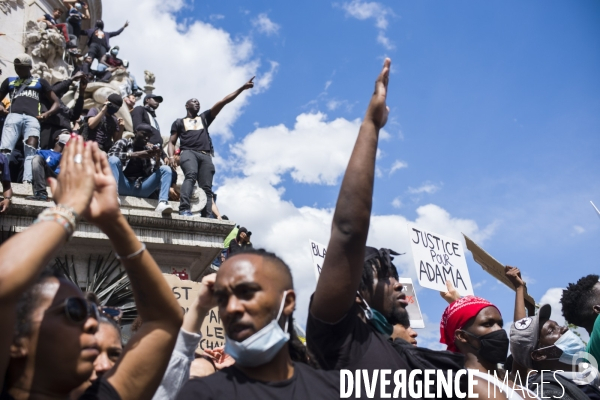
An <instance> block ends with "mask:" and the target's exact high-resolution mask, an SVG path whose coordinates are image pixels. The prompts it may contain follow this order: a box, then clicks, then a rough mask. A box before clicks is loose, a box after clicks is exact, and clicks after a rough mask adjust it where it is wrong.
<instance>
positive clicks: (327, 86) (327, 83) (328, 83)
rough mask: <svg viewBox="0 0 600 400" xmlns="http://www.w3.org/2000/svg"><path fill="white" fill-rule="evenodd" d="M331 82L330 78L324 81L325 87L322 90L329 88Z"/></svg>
mask: <svg viewBox="0 0 600 400" xmlns="http://www.w3.org/2000/svg"><path fill="white" fill-rule="evenodd" d="M332 83H333V81H331V80H329V81H327V82H325V89H323V90H327V89H329V86H331V84H332Z"/></svg>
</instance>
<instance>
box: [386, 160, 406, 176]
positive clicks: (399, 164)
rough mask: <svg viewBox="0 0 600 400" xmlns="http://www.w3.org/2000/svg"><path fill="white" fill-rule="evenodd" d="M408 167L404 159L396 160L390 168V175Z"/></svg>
mask: <svg viewBox="0 0 600 400" xmlns="http://www.w3.org/2000/svg"><path fill="white" fill-rule="evenodd" d="M407 167H408V164H407V163H405V162H404V161H400V160H396V161H394V163H393V164H392V168H390V175H392V174H393V173H394V172H396V171H398V170H399V169H402V168H407Z"/></svg>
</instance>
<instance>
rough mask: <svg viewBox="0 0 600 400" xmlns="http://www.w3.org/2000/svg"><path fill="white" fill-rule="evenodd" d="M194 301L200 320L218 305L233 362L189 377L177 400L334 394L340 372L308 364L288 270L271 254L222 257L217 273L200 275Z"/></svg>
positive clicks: (254, 399)
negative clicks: (295, 318)
mask: <svg viewBox="0 0 600 400" xmlns="http://www.w3.org/2000/svg"><path fill="white" fill-rule="evenodd" d="M211 279H212V280H211ZM198 299H199V302H200V304H199V305H198V307H199V309H200V310H199V315H200V316H201V318H203V317H204V315H206V314H207V313H208V312H209V311H210V309H211V308H212V307H214V306H218V307H219V315H220V316H221V320H222V321H223V327H224V328H225V335H226V341H225V352H226V353H227V354H229V355H230V356H232V357H233V358H234V359H235V364H234V365H233V366H231V367H228V368H224V369H222V370H221V371H217V372H215V373H214V374H212V375H210V376H208V377H205V378H200V379H192V380H190V381H188V382H187V383H186V384H185V386H184V387H183V389H182V390H181V392H179V395H178V396H177V399H178V400H192V399H193V400H199V399H240V400H263V399H287V400H296V399H298V400H300V399H301V400H305V399H313V400H321V399H327V400H329V399H336V398H339V396H340V392H339V385H340V378H339V376H340V374H339V372H337V371H320V370H315V369H313V367H311V366H309V365H307V364H308V363H311V365H313V364H314V360H312V361H310V357H309V356H308V354H307V352H306V349H305V347H304V345H303V344H302V343H301V342H300V341H299V339H298V337H297V336H296V334H295V332H294V328H293V323H292V321H293V319H292V313H293V311H294V307H295V305H296V294H295V293H294V285H293V281H292V274H291V272H290V269H289V267H288V266H287V265H286V264H285V263H284V262H283V261H282V260H281V259H280V258H278V257H277V256H276V255H275V254H272V253H267V252H265V251H258V250H254V251H252V252H248V253H241V254H238V255H235V256H233V257H231V258H229V259H227V260H226V261H225V262H224V263H223V264H222V265H221V267H220V268H219V272H217V274H216V277H213V276H208V277H205V278H204V279H203V281H202V286H201V289H200V292H199V294H198Z"/></svg>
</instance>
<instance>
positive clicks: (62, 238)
mask: <svg viewBox="0 0 600 400" xmlns="http://www.w3.org/2000/svg"><path fill="white" fill-rule="evenodd" d="M83 143H84V141H83V138H81V137H80V136H78V137H76V138H72V139H71V140H70V141H69V143H67V146H65V149H64V151H63V156H62V159H61V162H60V170H61V172H60V174H59V176H58V180H54V179H52V180H51V187H52V195H53V197H54V201H55V202H56V204H62V205H65V206H68V207H71V208H73V209H74V210H75V212H76V213H78V214H81V213H82V212H83V211H84V210H85V209H86V208H87V207H88V204H89V203H90V200H91V198H92V193H93V190H94V180H93V178H94V164H93V161H92V152H91V148H90V146H85V147H84V145H83ZM76 154H82V155H83V160H82V162H81V163H79V164H76V163H75V162H74V161H73V159H74V157H75V155H76ZM5 195H6V194H5ZM66 240H67V233H66V230H65V228H64V227H63V226H62V225H61V224H59V223H57V222H55V221H44V222H39V223H36V224H33V225H31V226H30V227H29V228H27V229H26V230H25V231H23V232H21V233H19V234H17V235H14V236H13V237H11V238H10V239H9V240H7V241H6V242H5V243H4V244H3V245H2V246H0V320H1V321H2V326H4V327H10V326H14V323H15V318H16V309H15V307H16V303H17V301H18V299H19V297H20V296H21V294H22V293H23V292H24V291H25V290H27V288H28V287H29V286H30V285H31V284H32V283H33V282H34V281H35V278H36V277H37V276H38V275H39V273H40V272H41V271H42V269H43V268H44V267H45V266H46V265H47V264H48V263H49V262H50V260H52V258H53V257H54V255H55V254H56V252H57V251H58V250H60V248H61V247H62V246H63V245H64V244H65V243H66ZM31 243H36V245H35V246H31ZM12 338H13V331H12V329H0V387H2V383H3V379H4V375H5V372H6V367H7V365H8V360H9V350H10V345H11V343H12Z"/></svg>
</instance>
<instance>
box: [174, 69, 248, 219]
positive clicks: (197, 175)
mask: <svg viewBox="0 0 600 400" xmlns="http://www.w3.org/2000/svg"><path fill="white" fill-rule="evenodd" d="M253 80H254V77H252V79H250V80H249V81H248V82H246V83H245V84H244V85H243V86H242V87H240V88H239V89H238V90H236V91H235V92H233V93H231V94H229V95H228V96H226V97H225V98H223V99H221V100H219V101H217V102H216V103H215V105H213V106H212V108H210V109H208V110H206V111H204V112H203V113H202V114H200V102H199V101H198V100H197V99H190V100H188V101H187V102H186V103H185V109H186V111H187V115H186V117H185V118H178V119H177V120H175V122H173V125H172V126H171V139H170V140H169V149H168V152H169V159H172V157H173V153H174V151H175V146H176V144H177V139H179V141H180V143H179V145H180V146H179V148H180V149H181V169H182V170H183V173H184V174H185V180H184V181H183V185H182V186H181V203H180V205H179V215H183V216H186V217H191V216H192V211H191V209H190V208H191V206H190V197H191V196H192V193H193V192H194V185H195V184H196V181H198V186H200V189H202V190H204V192H205V193H206V207H205V208H204V209H203V210H202V212H201V215H202V216H203V217H210V216H211V214H212V212H211V210H212V201H213V192H212V182H213V177H214V175H215V166H214V164H213V162H212V158H213V157H214V155H215V151H214V148H213V144H212V140H211V138H210V134H209V133H208V127H209V126H210V124H211V123H212V122H213V121H214V120H215V118H216V117H217V115H218V114H219V113H220V112H221V110H222V109H223V107H225V105H226V104H229V103H231V102H232V101H233V100H235V98H236V97H238V96H239V95H240V94H241V93H242V92H243V91H244V90H248V89H251V88H253V87H254V82H252V81H253Z"/></svg>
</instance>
